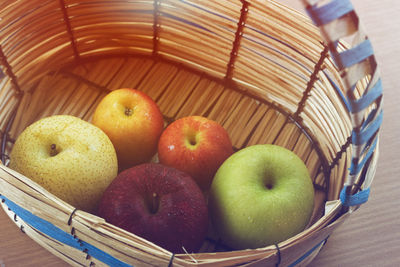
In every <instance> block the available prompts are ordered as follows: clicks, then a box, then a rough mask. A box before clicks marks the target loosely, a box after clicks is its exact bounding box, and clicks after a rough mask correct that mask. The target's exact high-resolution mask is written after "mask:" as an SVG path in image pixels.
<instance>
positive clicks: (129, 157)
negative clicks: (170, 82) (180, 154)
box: [92, 88, 164, 170]
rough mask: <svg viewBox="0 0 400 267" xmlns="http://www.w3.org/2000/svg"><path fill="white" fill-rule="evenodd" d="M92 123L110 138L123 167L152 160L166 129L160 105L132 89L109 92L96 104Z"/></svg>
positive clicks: (119, 162)
mask: <svg viewBox="0 0 400 267" xmlns="http://www.w3.org/2000/svg"><path fill="white" fill-rule="evenodd" d="M92 123H93V124H94V125H96V126H98V127H99V128H100V129H102V130H103V131H104V132H105V133H106V134H107V135H108V137H109V138H110V140H111V142H112V143H113V145H114V147H115V150H116V152H117V158H118V164H119V166H120V169H121V170H123V169H127V168H129V167H131V166H134V165H138V164H141V163H144V162H147V161H149V160H150V159H151V158H152V157H153V156H154V154H155V153H156V152H157V143H158V139H159V138H160V135H161V133H162V131H163V129H164V121H163V116H162V114H161V111H160V109H159V107H158V106H157V104H156V103H155V102H154V101H153V100H152V99H151V98H150V97H149V96H148V95H146V94H145V93H144V92H141V91H139V90H136V89H131V88H122V89H117V90H114V91H111V92H110V93H108V94H107V95H106V96H105V97H104V98H103V99H102V100H101V102H100V103H99V104H98V106H97V107H96V110H95V112H94V114H93V119H92Z"/></svg>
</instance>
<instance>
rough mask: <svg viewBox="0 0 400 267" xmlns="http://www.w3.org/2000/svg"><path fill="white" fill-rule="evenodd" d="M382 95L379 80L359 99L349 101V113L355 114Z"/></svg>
mask: <svg viewBox="0 0 400 267" xmlns="http://www.w3.org/2000/svg"><path fill="white" fill-rule="evenodd" d="M381 95H382V81H381V79H379V80H378V81H377V82H376V83H375V85H374V86H373V87H372V88H371V89H369V90H368V92H367V93H366V94H365V95H364V96H363V97H362V98H360V99H358V100H354V101H350V106H351V110H350V111H351V112H352V113H356V112H359V111H361V110H363V109H365V108H367V107H368V106H369V105H371V104H372V102H374V101H375V100H376V99H378V98H379V97H380V96H381Z"/></svg>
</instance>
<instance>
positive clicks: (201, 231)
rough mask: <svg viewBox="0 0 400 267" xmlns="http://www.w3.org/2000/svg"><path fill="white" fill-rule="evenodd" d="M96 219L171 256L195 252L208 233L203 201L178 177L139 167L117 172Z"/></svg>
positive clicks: (164, 168) (153, 167)
mask: <svg viewBox="0 0 400 267" xmlns="http://www.w3.org/2000/svg"><path fill="white" fill-rule="evenodd" d="M98 214H99V216H101V217H103V218H104V219H105V220H106V221H108V222H109V223H111V224H114V225H116V226H118V227H120V228H122V229H125V230H127V231H129V232H132V233H134V234H136V235H138V236H140V237H143V238H145V239H147V240H149V241H151V242H153V243H155V244H157V245H159V246H161V247H163V248H165V249H168V250H169V251H171V252H173V253H184V252H185V251H184V250H183V249H182V247H184V248H185V250H186V251H187V252H189V253H191V252H196V251H197V250H198V249H199V248H200V246H201V245H202V243H203V241H204V239H205V237H206V234H207V230H208V209H207V204H206V201H205V198H204V195H203V193H202V191H201V190H200V188H199V187H198V186H197V184H196V183H195V182H194V180H193V179H192V178H191V177H190V176H189V175H187V174H186V173H184V172H181V171H179V170H176V169H174V168H170V167H167V166H163V165H161V164H157V163H144V164H141V165H138V166H135V167H132V168H130V169H127V170H125V171H123V172H121V173H120V174H119V175H118V176H117V177H116V178H115V179H114V180H113V182H112V183H111V184H110V186H109V187H108V188H107V189H106V191H105V193H104V195H103V197H102V199H101V201H100V203H99V210H98Z"/></svg>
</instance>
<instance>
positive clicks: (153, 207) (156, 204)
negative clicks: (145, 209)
mask: <svg viewBox="0 0 400 267" xmlns="http://www.w3.org/2000/svg"><path fill="white" fill-rule="evenodd" d="M159 204H160V200H159V198H158V195H157V193H153V197H152V201H151V210H150V212H151V213H153V214H154V213H156V212H157V211H158V207H159Z"/></svg>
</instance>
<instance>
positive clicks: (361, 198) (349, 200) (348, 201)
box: [340, 186, 370, 207]
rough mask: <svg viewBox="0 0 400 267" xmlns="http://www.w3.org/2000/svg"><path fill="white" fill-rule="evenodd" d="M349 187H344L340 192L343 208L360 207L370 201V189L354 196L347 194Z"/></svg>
mask: <svg viewBox="0 0 400 267" xmlns="http://www.w3.org/2000/svg"><path fill="white" fill-rule="evenodd" d="M347 187H348V186H344V187H343V189H342V191H340V201H341V202H342V205H343V206H345V207H351V206H358V205H361V204H364V203H365V202H367V201H368V198H369V193H370V189H369V187H368V188H366V189H364V190H361V191H360V192H358V193H356V194H354V195H351V194H347V193H346V189H347Z"/></svg>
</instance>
